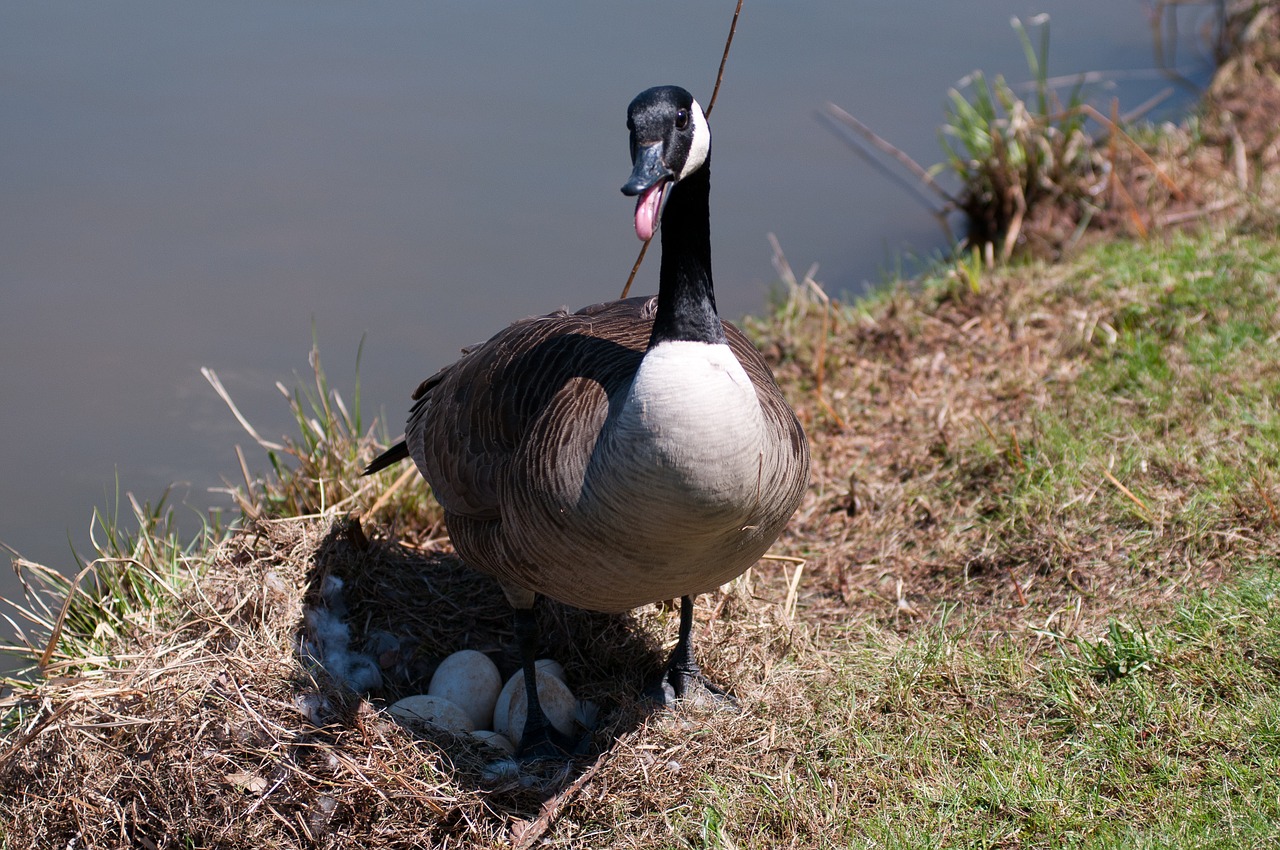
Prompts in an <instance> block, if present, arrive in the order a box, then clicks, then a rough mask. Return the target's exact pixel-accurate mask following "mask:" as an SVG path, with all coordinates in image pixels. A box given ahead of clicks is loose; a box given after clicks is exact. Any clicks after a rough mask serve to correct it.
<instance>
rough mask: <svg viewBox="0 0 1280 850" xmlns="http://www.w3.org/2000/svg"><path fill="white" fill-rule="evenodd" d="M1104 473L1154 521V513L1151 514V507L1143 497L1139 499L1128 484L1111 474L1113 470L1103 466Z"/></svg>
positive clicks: (1148, 519)
mask: <svg viewBox="0 0 1280 850" xmlns="http://www.w3.org/2000/svg"><path fill="white" fill-rule="evenodd" d="M1102 474H1103V475H1105V476H1106V477H1107V480H1108V481H1110V482H1111V483H1112V484H1114V485H1116V487H1117V488H1118V489H1119V490H1120V492H1121V493H1123V494H1125V495H1126V496H1128V497H1129V500H1130V501H1132V502H1133V503H1134V504H1135V505H1137V506H1138V508H1139V509H1141V511H1142V515H1143V516H1145V517H1146V518H1147V521H1148V522H1152V521H1153V518H1152V515H1151V509H1150V508H1148V507H1147V504H1146V502H1144V501H1142V500H1141V499H1139V498H1138V497H1137V496H1135V495H1134V494H1133V491H1132V490H1130V489H1129V488H1128V487H1126V486H1124V485H1123V484H1121V483H1120V480H1119V479H1118V478H1116V477H1115V476H1114V475H1112V474H1111V470H1109V469H1106V468H1103V470H1102Z"/></svg>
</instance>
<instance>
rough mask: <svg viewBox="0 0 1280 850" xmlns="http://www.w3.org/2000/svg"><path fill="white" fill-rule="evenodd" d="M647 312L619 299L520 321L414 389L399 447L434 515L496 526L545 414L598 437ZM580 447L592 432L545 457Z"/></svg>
mask: <svg viewBox="0 0 1280 850" xmlns="http://www.w3.org/2000/svg"><path fill="white" fill-rule="evenodd" d="M654 304H655V299H653V298H643V297H642V298H629V299H626V300H625V301H613V302H608V303H606V304H596V305H592V306H590V307H585V308H583V309H582V310H579V311H578V312H576V313H568V312H565V311H563V310H561V311H558V312H555V313H551V314H548V315H546V316H538V317H535V318H529V319H522V320H521V321H518V322H515V323H514V324H512V325H510V326H509V327H507V328H506V329H505V330H503V331H501V332H500V333H498V334H497V335H495V336H494V337H493V338H492V339H490V340H489V341H488V342H486V343H484V344H482V345H479V346H475V347H474V348H472V349H470V350H469V351H468V352H467V353H466V354H464V355H463V356H462V358H461V359H459V360H458V361H457V362H455V363H453V364H452V365H450V366H447V367H446V368H444V369H442V370H440V371H439V372H437V373H436V374H435V375H433V376H432V377H430V378H428V379H427V380H426V381H424V382H423V383H422V385H421V386H419V387H418V389H417V391H416V392H415V393H414V398H415V399H416V403H415V404H414V406H413V409H412V411H411V413H410V416H409V423H408V425H407V426H406V428H405V440H406V442H407V444H408V447H409V453H410V455H411V456H412V457H413V459H414V461H415V462H416V463H417V464H418V468H419V469H421V470H422V472H423V476H424V477H425V478H426V479H427V481H428V482H429V483H430V484H431V487H432V490H433V491H434V493H435V495H436V498H437V499H438V500H439V501H440V504H441V505H442V506H443V507H444V509H445V510H446V511H447V512H449V513H450V514H453V515H455V516H458V517H466V518H468V519H475V520H492V519H497V517H498V513H499V499H500V497H501V482H502V481H503V480H504V478H505V477H506V476H508V475H509V474H510V469H511V464H512V462H513V460H514V458H515V457H516V455H517V452H518V451H519V450H520V446H521V444H522V442H523V440H524V439H525V438H526V437H527V436H528V435H529V434H530V432H531V431H532V430H533V429H534V427H535V425H536V424H537V423H538V422H539V421H545V420H546V414H547V413H548V412H550V411H551V410H552V409H554V411H555V412H556V413H557V414H558V415H556V416H555V417H554V418H555V419H556V421H558V422H559V423H561V426H560V427H561V428H562V429H565V428H568V429H575V430H578V431H582V430H584V429H587V430H589V429H595V431H597V432H598V430H599V427H600V426H601V425H602V424H603V423H604V419H605V417H606V416H607V414H608V405H609V397H610V396H611V395H616V394H617V393H619V392H621V391H625V388H626V387H627V386H628V385H629V384H630V382H631V378H632V376H633V375H634V374H635V370H636V368H637V367H638V366H639V364H640V359H641V357H642V356H643V353H644V348H645V345H646V344H647V342H648V339H649V332H650V329H651V328H652V325H653V311H654ZM586 439H590V440H592V441H593V440H594V433H592V434H590V435H588V434H582V433H578V434H561V435H559V439H558V440H556V441H555V442H554V443H552V444H550V445H548V446H547V450H548V451H549V452H551V453H554V451H555V448H556V446H558V445H562V444H564V445H567V444H570V443H581V441H583V440H586ZM553 461H554V457H550V458H548V461H547V462H553Z"/></svg>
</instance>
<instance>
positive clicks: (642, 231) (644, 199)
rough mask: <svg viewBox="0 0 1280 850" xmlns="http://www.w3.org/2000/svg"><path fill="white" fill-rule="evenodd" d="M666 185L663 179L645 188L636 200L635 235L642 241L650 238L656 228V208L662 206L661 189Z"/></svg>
mask: <svg viewBox="0 0 1280 850" xmlns="http://www.w3.org/2000/svg"><path fill="white" fill-rule="evenodd" d="M666 186H667V183H666V181H665V180H663V181H661V182H659V183H657V184H655V185H654V186H651V187H649V188H648V189H646V190H645V192H644V194H643V195H641V196H640V197H639V198H638V199H637V200H636V236H639V237H640V240H641V241H642V242H648V241H649V240H650V239H652V238H653V232H654V231H655V230H657V229H658V210H659V209H660V208H661V207H662V190H663V189H665V188H666Z"/></svg>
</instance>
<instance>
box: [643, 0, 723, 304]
mask: <svg viewBox="0 0 1280 850" xmlns="http://www.w3.org/2000/svg"><path fill="white" fill-rule="evenodd" d="M741 14H742V0H738V5H737V6H735V7H734V10H733V20H732V21H731V22H730V23H729V36H728V37H727V38H726V39H725V40H724V53H722V54H720V70H718V71H717V72H716V84H715V86H714V87H713V88H712V89H711V100H710V101H708V103H707V108H706V109H705V110H704V111H703V113H702V114H703V115H704V116H706V117H707V118H710V117H711V109H712V107H714V106H715V105H716V98H717V97H719V96H720V83H721V82H722V81H723V80H724V64H725V63H726V62H728V61H729V48H730V47H731V46H732V45H733V36H734V33H736V32H737V31H738V16H739V15H741ZM652 241H653V237H649V238H648V239H646V240H644V244H643V245H641V246H640V253H639V254H638V255H637V256H636V261H635V262H634V263H632V265H631V274H629V275H627V283H626V285H625V286H624V287H622V294H621V295H619V296H618V297H619V298H626V297H627V293H628V292H630V291H631V284H632V283H633V282H634V281H635V279H636V272H638V271H640V264H641V263H643V262H644V255H645V252H646V251H648V250H649V243H650V242H652Z"/></svg>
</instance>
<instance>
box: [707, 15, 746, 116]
mask: <svg viewBox="0 0 1280 850" xmlns="http://www.w3.org/2000/svg"><path fill="white" fill-rule="evenodd" d="M741 14H742V0H738V5H737V6H735V7H734V10H733V20H732V21H731V22H730V23H729V37H728V38H726V39H725V40H724V53H722V54H721V55H720V70H719V71H717V72H716V85H715V88H713V89H712V90H711V102H710V103H708V104H707V111H706V112H705V113H703V114H704V115H706V116H707V117H708V118H710V117H711V110H712V109H714V108H715V105H716V98H717V97H719V95H720V82H721V81H722V80H723V79H724V63H725V62H728V61H729V47H730V46H731V45H732V44H733V34H734V33H736V32H737V31H738V16H739V15H741Z"/></svg>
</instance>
